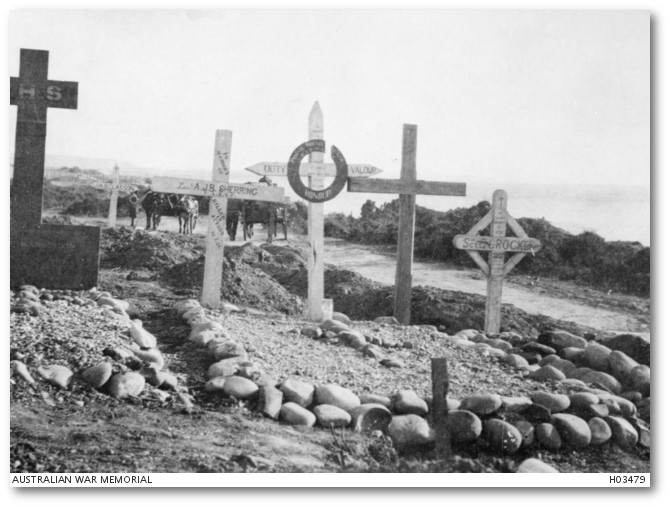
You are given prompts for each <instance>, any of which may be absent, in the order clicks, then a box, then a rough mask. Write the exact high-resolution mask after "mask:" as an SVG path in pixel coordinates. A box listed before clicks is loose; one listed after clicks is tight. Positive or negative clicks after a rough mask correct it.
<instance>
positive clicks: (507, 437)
mask: <svg viewBox="0 0 670 507" xmlns="http://www.w3.org/2000/svg"><path fill="white" fill-rule="evenodd" d="M482 438H483V439H484V441H485V442H486V443H487V444H488V445H489V447H490V448H491V449H492V450H494V451H495V452H498V453H504V454H512V453H515V452H516V451H517V450H518V449H519V447H521V442H522V440H523V438H522V437H521V433H519V430H518V429H516V428H515V427H514V426H513V425H512V424H510V423H508V422H506V421H502V420H500V419H488V420H486V421H484V424H483V428H482Z"/></svg>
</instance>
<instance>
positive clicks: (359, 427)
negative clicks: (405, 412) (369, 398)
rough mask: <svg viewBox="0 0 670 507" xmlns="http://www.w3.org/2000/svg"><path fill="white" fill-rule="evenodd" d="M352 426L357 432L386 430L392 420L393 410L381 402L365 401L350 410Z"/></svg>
mask: <svg viewBox="0 0 670 507" xmlns="http://www.w3.org/2000/svg"><path fill="white" fill-rule="evenodd" d="M349 413H350V414H351V426H352V429H353V430H354V431H355V432H357V433H370V432H372V431H375V430H380V431H382V432H384V433H385V432H386V430H387V428H388V425H389V423H390V422H391V418H392V415H391V411H390V410H389V409H388V408H387V407H386V406H384V405H381V404H379V403H364V404H361V405H359V406H357V407H355V408H353V409H351V411H350V412H349Z"/></svg>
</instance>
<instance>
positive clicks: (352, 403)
mask: <svg viewBox="0 0 670 507" xmlns="http://www.w3.org/2000/svg"><path fill="white" fill-rule="evenodd" d="M314 400H315V403H316V404H318V405H334V406H336V407H339V408H341V409H342V410H346V411H349V410H351V409H352V408H354V407H357V406H358V405H360V404H361V400H360V399H359V398H358V396H356V395H355V394H354V393H353V392H352V391H350V390H349V389H346V388H344V387H341V386H338V385H336V384H325V385H318V386H316V388H315V389H314Z"/></svg>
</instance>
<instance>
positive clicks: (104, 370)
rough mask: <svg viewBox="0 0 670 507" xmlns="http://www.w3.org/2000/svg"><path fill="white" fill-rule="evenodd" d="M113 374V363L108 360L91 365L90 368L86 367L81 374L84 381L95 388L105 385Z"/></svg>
mask: <svg viewBox="0 0 670 507" xmlns="http://www.w3.org/2000/svg"><path fill="white" fill-rule="evenodd" d="M111 376H112V365H111V364H109V363H108V362H106V361H103V362H102V363H98V364H96V365H95V366H91V367H90V368H86V369H85V370H84V371H83V372H82V374H81V377H82V378H83V379H84V382H86V383H87V384H88V385H89V386H91V387H93V388H94V389H98V388H100V387H102V386H104V385H105V384H106V383H107V381H108V380H109V379H110V377H111Z"/></svg>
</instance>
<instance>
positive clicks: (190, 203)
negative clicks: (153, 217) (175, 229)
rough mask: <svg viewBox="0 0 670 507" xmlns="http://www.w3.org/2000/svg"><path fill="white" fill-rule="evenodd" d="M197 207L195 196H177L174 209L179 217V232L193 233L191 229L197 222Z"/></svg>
mask: <svg viewBox="0 0 670 507" xmlns="http://www.w3.org/2000/svg"><path fill="white" fill-rule="evenodd" d="M199 207H200V206H199V204H198V201H197V200H196V198H195V197H192V196H190V195H183V196H181V197H180V198H179V200H178V201H177V204H176V205H175V211H176V214H177V217H178V218H179V233H180V234H181V233H184V234H193V229H195V225H196V223H197V222H198V210H199ZM182 224H183V225H182Z"/></svg>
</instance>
